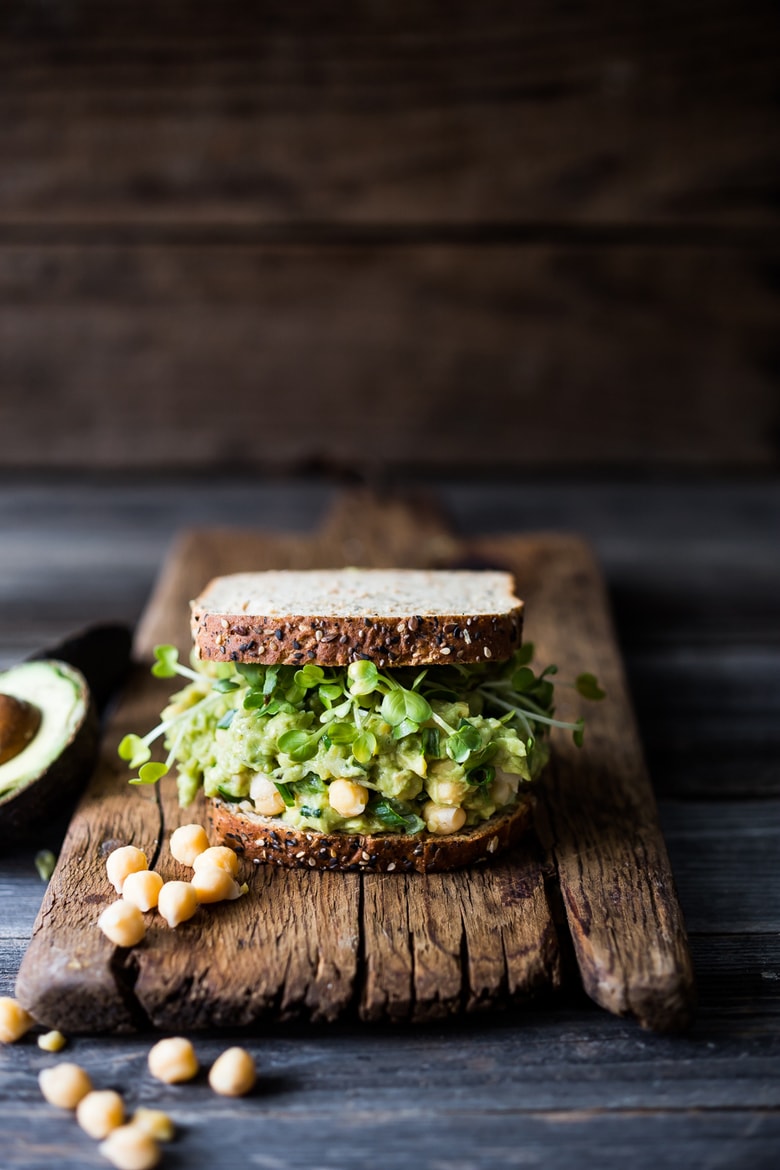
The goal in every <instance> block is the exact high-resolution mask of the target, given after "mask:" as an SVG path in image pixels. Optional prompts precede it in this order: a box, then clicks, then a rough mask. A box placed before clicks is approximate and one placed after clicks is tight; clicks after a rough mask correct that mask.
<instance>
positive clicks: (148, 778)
mask: <svg viewBox="0 0 780 1170" xmlns="http://www.w3.org/2000/svg"><path fill="white" fill-rule="evenodd" d="M168 770H169V766H168V764H155V763H153V764H144V766H143V767H142V768H140V769H139V772H138V775H137V776H134V777H133V778H132V780H130V783H131V784H156V783H157V781H158V780H161V779H162V777H163V776H166V775H167V774H168Z"/></svg>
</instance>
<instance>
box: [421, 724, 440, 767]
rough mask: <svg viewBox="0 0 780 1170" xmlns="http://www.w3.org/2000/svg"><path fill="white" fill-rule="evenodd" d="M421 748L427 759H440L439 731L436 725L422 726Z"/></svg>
mask: <svg viewBox="0 0 780 1170" xmlns="http://www.w3.org/2000/svg"><path fill="white" fill-rule="evenodd" d="M422 750H423V755H425V756H427V757H428V759H429V760H440V759H441V732H440V731H439V729H438V727H424V728H423V733H422Z"/></svg>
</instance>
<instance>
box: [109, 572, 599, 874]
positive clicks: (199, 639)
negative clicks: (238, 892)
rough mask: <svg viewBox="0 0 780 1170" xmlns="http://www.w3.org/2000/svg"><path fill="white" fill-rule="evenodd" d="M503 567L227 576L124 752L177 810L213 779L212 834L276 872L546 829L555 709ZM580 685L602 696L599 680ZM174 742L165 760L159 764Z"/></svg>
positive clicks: (430, 861)
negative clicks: (536, 819)
mask: <svg viewBox="0 0 780 1170" xmlns="http://www.w3.org/2000/svg"><path fill="white" fill-rule="evenodd" d="M522 625H523V602H522V601H521V600H519V599H518V598H517V597H516V596H515V586H514V580H513V578H512V576H511V574H509V573H504V572H488V571H484V572H483V571H480V572H472V571H456V570H453V571H449V570H446V571H445V570H428V571H424V570H380V569H342V570H311V571H271V572H259V573H238V574H233V575H230V576H226V577H218V578H216V579H215V580H213V581H211V582H210V584H209V585H207V587H206V588H205V590H204V591H203V592H202V593H201V594H200V596H199V597H197V598H196V599H195V600H194V601H193V602H191V629H192V641H193V645H192V654H191V659H190V665H189V666H188V665H185V664H183V663H181V662H180V661H179V657H178V654H177V651H176V650H175V648H174V647H172V646H158V647H156V649H155V664H154V666H153V668H152V673H153V674H155V675H156V676H157V677H163V678H166V677H173V676H175V675H180V676H183V677H184V679H185V680H186V685H185V686H184V688H183V689H182V690H179V691H178V692H177V693H176V694H174V695H173V696H172V697H171V699H170V701H169V703H168V705H167V706H166V708H165V710H164V711H163V712H162V717H161V723H160V725H159V726H158V727H157V728H155V729H153V731H151V732H149V734H148V735H146V736H145V737H143V738H141V737H139V736H135V735H130V736H126V737H125V739H124V740H123V741H122V743H121V744H120V748H119V753H120V755H121V756H122V758H123V759H125V760H127V761H128V762H129V763H130V765H131V767H133V768H137V769H138V775H137V776H136V777H134V778H133V780H132V781H131V783H141V784H145V783H156V782H157V781H158V780H159V779H160V778H161V777H162V776H163V775H165V774H166V773H167V772H168V771H169V770H170V769H171V768H173V767H174V766H175V769H176V774H177V783H178V794H179V801H180V803H181V804H182V805H185V806H186V805H187V804H189V803H190V802H191V801H192V800H193V799H194V798H195V796H196V794H197V793H198V791H199V790H200V789H201V788H202V789H203V791H204V794H205V797H206V800H207V806H208V815H209V818H210V820H211V824H212V827H213V830H214V835H215V837H216V839H217V840H218V841H220V842H222V843H224V844H228V845H231V846H232V847H233V848H235V849H237V850H239V851H241V852H242V853H243V854H244V855H245V856H246V857H248V858H252V859H256V860H258V861H261V862H268V863H271V864H277V865H284V866H293V867H305V868H310V869H338V870H347V871H358V870H366V871H388V872H393V871H399V872H403V871H412V870H417V871H420V872H430V871H434V870H447V869H453V868H457V867H461V866H465V865H469V864H472V863H474V862H478V861H485V860H487V859H489V858H491V857H492V856H495V855H496V854H498V853H500V852H501V851H503V850H505V849H506V848H508V847H509V846H511V845H513V844H514V843H515V842H516V841H518V840H519V839H520V838H521V837H522V836H523V835H524V834H526V833H527V832H528V830H529V829H530V827H531V821H532V813H533V805H534V788H535V784H536V782H537V780H538V777H539V775H540V774H541V772H542V770H543V768H544V765H545V763H546V761H547V759H548V755H549V746H548V740H549V731H550V728H551V727H553V726H561V727H565V728H568V729H569V730H570V731H571V732H572V733H573V734H574V737H575V739H576V740H577V741H578V742H580V741H581V738H582V730H583V728H582V721H581V720H580V721H579V722H577V723H562V722H561V721H560V720H556V719H555V716H554V691H553V682H552V678H551V676H552V675H553V674H554V673H555V671H556V668H555V667H554V666H548V667H547V668H546V669H544V670H542V671H541V672H540V673H538V674H537V673H536V672H535V671H534V670H533V669H532V668H531V665H530V663H531V660H532V656H533V647H532V646H530V645H529V644H523V642H522ZM576 685H577V687H578V689H579V690H580V692H581V693H582V694H584V695H586V697H590V698H596V697H601V693H602V692H600V691H598V684H597V683H596V680H595V678H593V676H592V675H583V676H580V678H579V679H578V680H577V684H576ZM156 738H164V743H165V747H166V749H167V759H166V760H165V761H164V762H161V761H160V762H158V761H152V760H151V744H152V743H153V742H154V740H155V739H156Z"/></svg>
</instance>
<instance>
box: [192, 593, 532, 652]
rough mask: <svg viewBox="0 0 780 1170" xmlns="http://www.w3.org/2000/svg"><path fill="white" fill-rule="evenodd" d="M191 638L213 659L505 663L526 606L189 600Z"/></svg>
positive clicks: (519, 637)
mask: <svg viewBox="0 0 780 1170" xmlns="http://www.w3.org/2000/svg"><path fill="white" fill-rule="evenodd" d="M191 624H192V638H193V642H194V643H195V646H196V647H197V650H198V654H199V655H200V657H201V658H202V659H205V660H206V661H210V662H257V663H267V664H274V663H281V664H283V665H287V666H303V665H305V663H307V662H313V663H315V664H316V665H318V666H346V665H348V664H349V663H350V662H355V661H357V660H358V659H361V658H364V659H368V660H370V661H371V662H374V663H376V665H377V666H379V667H383V666H384V667H398V666H424V665H434V664H436V665H441V666H447V665H452V664H453V663H474V662H489V661H496V662H501V661H504V660H505V659H507V658H511V656H512V655H513V654H514V652H515V650H517V648H518V646H519V645H520V642H521V640H522V631H523V607H522V603H520V604H518V605H517V606H516V607H514V608H513V609H511V610H508V611H507V612H505V613H498V614H478V615H476V616H474V617H469V616H464V615H463V614H439V615H436V616H433V615H424V614H420V615H413V616H410V617H408V618H405V619H403V618H402V619H399V618H397V617H387V618H383V617H332V616H327V617H324V616H322V617H321V616H317V615H311V614H306V615H295V614H288V615H286V616H284V617H263V616H261V615H257V614H246V613H235V614H229V613H216V614H215V613H210V612H209V611H207V610H204V609H202V608H201V607H200V606H199V604H198V602H197V601H194V602H193V603H192V623H191Z"/></svg>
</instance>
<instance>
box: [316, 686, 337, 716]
mask: <svg viewBox="0 0 780 1170" xmlns="http://www.w3.org/2000/svg"><path fill="white" fill-rule="evenodd" d="M317 694H318V695H319V696H320V702H321V703H322V705H323V707H324V708H325V709H326V710H330V708H331V707H332V706H333V704H334V703H335V702H337V700H338V699H340V698H341V696H342V695H343V694H344V688H343V687H340V686H339V685H338V683H323V684H322V686H321V687H320V689H319V690H318V691H317Z"/></svg>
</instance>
